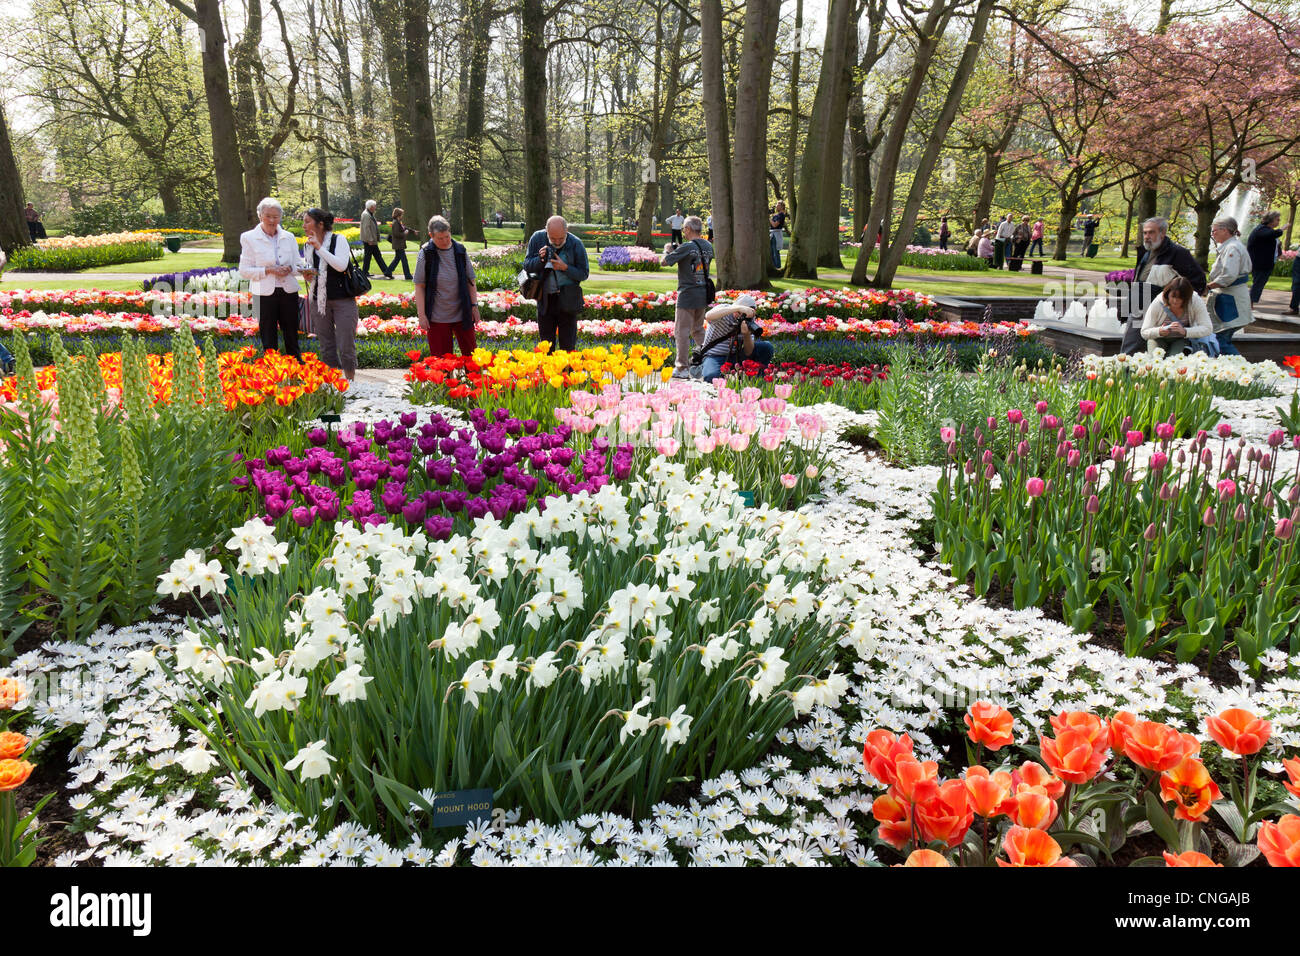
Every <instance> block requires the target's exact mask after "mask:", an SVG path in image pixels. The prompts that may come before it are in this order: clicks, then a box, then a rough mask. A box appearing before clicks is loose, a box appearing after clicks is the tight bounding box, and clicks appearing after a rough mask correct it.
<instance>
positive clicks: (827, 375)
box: [722, 359, 889, 411]
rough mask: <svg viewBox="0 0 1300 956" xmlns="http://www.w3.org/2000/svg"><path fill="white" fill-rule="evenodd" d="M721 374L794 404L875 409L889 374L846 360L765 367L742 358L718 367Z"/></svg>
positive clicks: (810, 361) (787, 363)
mask: <svg viewBox="0 0 1300 956" xmlns="http://www.w3.org/2000/svg"><path fill="white" fill-rule="evenodd" d="M722 373H723V375H725V376H726V377H727V379H728V380H729V381H731V382H733V383H734V384H738V385H740V386H742V387H745V386H757V387H758V388H759V389H760V390H761V391H762V393H763V395H764V396H772V397H776V398H782V399H788V400H789V401H790V402H791V404H794V405H817V404H819V403H821V402H833V403H834V404H836V405H842V406H844V407H845V408H851V409H853V410H855V411H863V410H865V409H868V408H875V407H876V402H877V398H878V392H879V389H878V387H877V386H878V384H879V383H880V382H883V381H884V380H885V379H886V378H887V377H888V375H889V369H888V367H883V368H882V367H881V366H878V365H863V366H855V365H851V364H849V363H848V362H843V363H840V364H838V365H830V364H823V363H819V362H816V361H814V360H813V359H808V360H807V361H805V362H773V363H771V364H770V365H767V366H766V367H764V366H760V365H759V364H758V363H757V362H753V361H744V362H740V363H739V364H737V365H734V366H733V365H731V364H726V365H723V366H722Z"/></svg>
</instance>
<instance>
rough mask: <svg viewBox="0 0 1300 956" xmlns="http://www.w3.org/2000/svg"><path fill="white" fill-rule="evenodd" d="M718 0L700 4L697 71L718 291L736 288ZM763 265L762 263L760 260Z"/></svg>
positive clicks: (727, 112) (728, 122)
mask: <svg viewBox="0 0 1300 956" xmlns="http://www.w3.org/2000/svg"><path fill="white" fill-rule="evenodd" d="M722 46H723V32H722V0H701V4H700V70H701V85H702V87H703V90H704V121H705V122H704V125H705V129H706V130H707V131H708V133H707V136H706V138H705V145H706V148H707V151H708V157H709V201H710V203H711V205H712V208H713V237H714V245H715V247H716V250H717V258H716V260H715V261H716V263H717V267H718V279H717V282H718V288H720V289H731V288H736V287H738V286H739V285H740V283H739V282H738V281H737V278H738V273H737V269H736V231H735V222H734V219H733V213H732V204H733V201H734V192H733V190H732V184H731V116H730V112H731V111H730V110H728V109H727V90H726V86H725V80H724V74H723V67H722ZM764 262H765V260H764Z"/></svg>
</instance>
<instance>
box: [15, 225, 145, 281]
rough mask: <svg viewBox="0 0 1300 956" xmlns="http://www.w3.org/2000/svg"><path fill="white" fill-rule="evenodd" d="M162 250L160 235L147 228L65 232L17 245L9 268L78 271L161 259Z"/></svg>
mask: <svg viewBox="0 0 1300 956" xmlns="http://www.w3.org/2000/svg"><path fill="white" fill-rule="evenodd" d="M163 253H164V249H163V244H162V240H161V238H160V237H159V236H157V235H154V234H153V233H148V232H117V233H106V234H104V235H99V236H64V237H62V238H59V239H39V240H37V242H36V244H35V245H31V246H20V247H18V248H17V249H15V250H14V251H13V253H12V254H11V255H10V256H9V264H8V268H9V269H10V270H11V271H14V272H24V271H31V272H76V271H77V270H79V269H90V268H93V267H95V266H108V265H115V264H117V263H119V262H143V261H145V260H148V259H161V258H162V257H163Z"/></svg>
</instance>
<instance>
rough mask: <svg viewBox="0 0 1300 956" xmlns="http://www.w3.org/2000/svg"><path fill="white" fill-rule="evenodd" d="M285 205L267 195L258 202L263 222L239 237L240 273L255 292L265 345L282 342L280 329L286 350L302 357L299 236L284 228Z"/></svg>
mask: <svg viewBox="0 0 1300 956" xmlns="http://www.w3.org/2000/svg"><path fill="white" fill-rule="evenodd" d="M283 217H284V209H283V208H282V207H281V206H280V203H279V202H278V201H277V200H275V199H272V198H271V197H269V196H268V197H267V198H266V199H263V200H262V201H261V202H260V203H258V204H257V218H258V219H259V220H260V221H261V224H260V225H257V226H254V227H253V228H252V229H250V230H248V232H245V233H243V234H241V235H240V237H239V276H240V278H241V279H247V280H248V282H249V285H250V289H251V291H252V293H253V314H254V315H256V316H257V331H258V333H259V334H260V335H261V337H262V349H263V350H264V351H269V350H271V349H274V348H277V347H278V346H279V339H278V337H277V334H276V333H277V330H278V332H279V333H281V334H283V336H284V354H285V355H292V356H293V357H294V358H296V359H298V360H299V361H302V353H301V352H300V351H299V350H298V275H297V273H298V240H297V239H295V238H294V236H293V233H291V232H289V230H287V229H284V228H281V226H280V220H281V219H282V218H283Z"/></svg>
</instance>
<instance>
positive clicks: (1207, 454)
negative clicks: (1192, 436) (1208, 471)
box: [1201, 448, 1214, 468]
mask: <svg viewBox="0 0 1300 956" xmlns="http://www.w3.org/2000/svg"><path fill="white" fill-rule="evenodd" d="M1201 464H1202V465H1204V466H1205V467H1206V468H1209V467H1210V466H1211V465H1213V464H1214V452H1212V451H1210V449H1208V448H1205V449H1202V450H1201Z"/></svg>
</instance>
